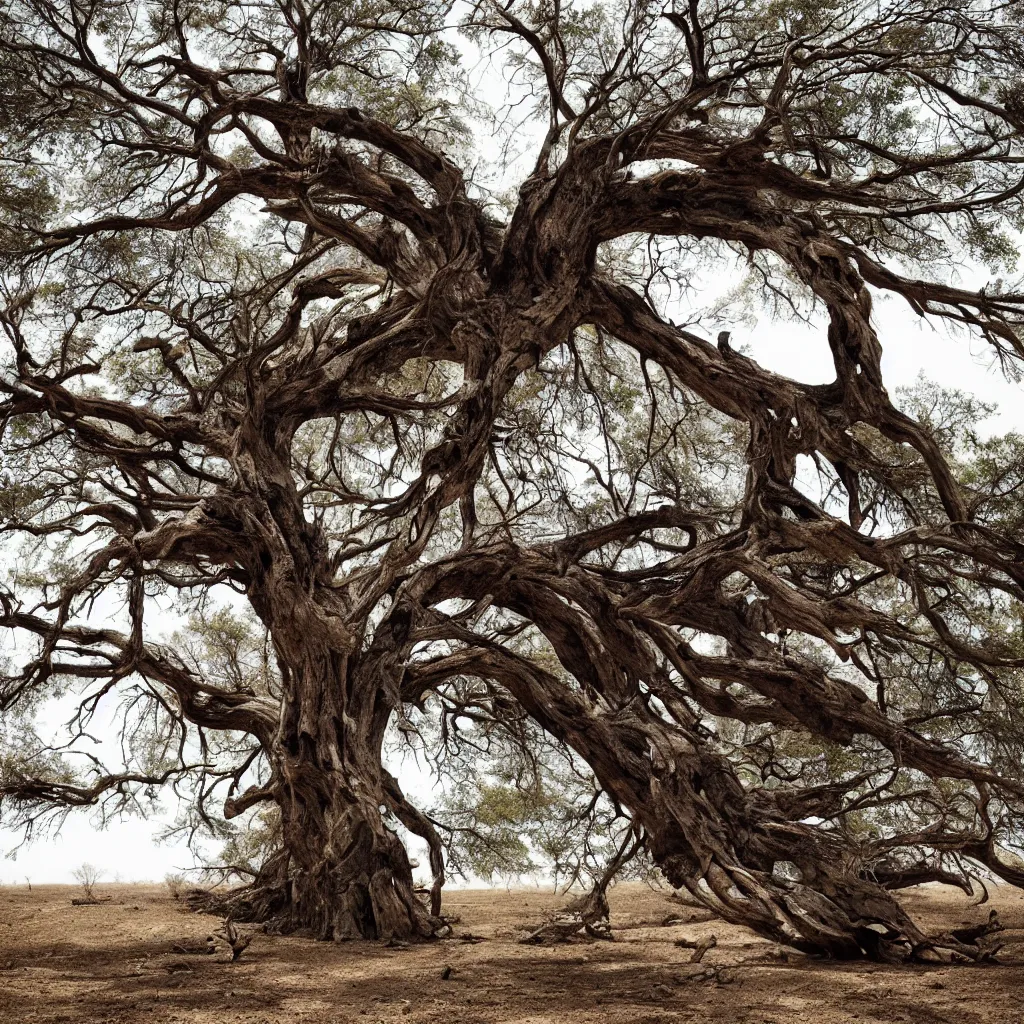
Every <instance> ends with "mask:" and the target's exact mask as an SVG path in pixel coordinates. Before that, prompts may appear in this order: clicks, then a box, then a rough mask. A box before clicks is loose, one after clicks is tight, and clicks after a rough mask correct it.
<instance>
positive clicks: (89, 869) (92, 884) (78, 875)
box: [71, 864, 104, 900]
mask: <svg viewBox="0 0 1024 1024" xmlns="http://www.w3.org/2000/svg"><path fill="white" fill-rule="evenodd" d="M71 874H72V875H73V876H74V879H75V881H76V882H78V884H79V885H80V886H81V887H82V892H83V893H84V894H85V898H86V899H87V900H94V899H95V898H96V884H97V883H98V882H99V880H100V879H101V878H102V877H103V874H104V873H103V871H102V870H100V868H98V867H96V866H95V865H93V864H82V865H80V866H79V867H77V868H75V870H74V871H72V872H71Z"/></svg>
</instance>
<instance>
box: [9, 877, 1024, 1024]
mask: <svg viewBox="0 0 1024 1024" xmlns="http://www.w3.org/2000/svg"><path fill="white" fill-rule="evenodd" d="M99 890H100V891H101V893H102V895H104V896H109V897H110V901H109V902H108V903H105V904H104V905H102V906H92V907H72V906H71V898H72V897H73V896H76V895H78V893H76V891H75V890H74V889H72V888H70V887H64V886H35V887H33V890H32V891H31V892H29V891H28V890H27V889H26V888H24V887H10V886H8V887H4V888H0V1021H3V1022H4V1024H6V1022H8V1021H11V1022H14V1021H17V1022H22V1021H26V1022H27V1021H36V1022H40V1024H42V1022H46V1024H57V1022H61V1024H107V1022H109V1024H115V1022H117V1024H127V1022H134V1021H140V1022H143V1021H144V1022H146V1024H170V1022H177V1024H213V1022H216V1024H279V1022H289V1024H291V1022H300V1021H304V1022H309V1024H378V1022H406V1021H407V1022H409V1024H462V1022H466V1024H499V1022H500V1024H548V1022H555V1021H557V1022H563V1021H564V1022H567V1024H599V1022H600V1024H653V1022H668V1021H678V1022H684V1021H693V1022H698V1021H699V1022H701V1024H704V1022H709V1024H725V1022H728V1024H792V1022H796V1021H805V1022H808V1024H839V1022H843V1024H846V1022H848V1021H857V1022H862V1024H867V1022H890V1021H910V1022H920V1024H940V1022H949V1024H982V1022H985V1024H987V1022H999V1024H1003V1022H1005V1024H1011V1022H1012V1024H1018V1022H1020V1021H1024V990H1022V988H1021V985H1020V982H1021V980H1022V979H1024V966H1014V964H1018V963H1019V964H1022V965H1024V894H1022V893H1019V892H1017V891H1011V890H1009V889H1003V890H997V891H996V893H995V894H994V897H993V904H994V905H995V906H997V907H998V908H999V910H1000V912H1001V914H1002V917H1003V920H1004V923H1005V924H1006V926H1007V929H1008V930H1007V932H1006V935H1005V937H1006V939H1007V946H1006V948H1005V950H1004V951H1003V954H1002V957H1003V959H1004V960H1005V961H1006V962H1007V963H1006V965H1004V966H988V967H975V966H970V967H949V966H936V967H930V966H929V967H922V966H912V967H882V966H875V965H868V964H835V963H828V962H822V961H811V960H808V959H806V958H804V957H801V956H799V955H798V954H793V955H791V956H790V957H789V959H788V960H787V959H783V958H782V957H781V956H780V955H779V950H778V948H777V947H775V946H772V945H771V944H769V943H766V942H762V941H760V940H758V939H756V938H754V937H753V936H751V935H750V934H749V933H747V932H745V931H743V930H742V929H739V928H732V927H730V926H727V925H723V924H721V923H720V922H714V921H706V920H703V918H704V916H705V915H703V914H702V913H701V912H699V911H694V910H685V909H683V910H682V916H683V917H684V918H685V921H684V923H682V924H675V925H669V926H665V925H663V924H662V922H663V921H664V920H665V918H666V917H667V916H669V915H671V914H677V913H679V912H680V908H679V907H678V906H677V905H675V904H672V903H671V902H669V900H668V899H667V898H666V895H665V894H664V893H659V892H654V891H651V890H649V889H647V888H645V887H642V886H637V885H625V886H620V887H619V888H618V889H616V890H615V891H614V893H613V898H612V924H613V927H614V928H615V933H616V937H617V939H618V941H617V942H614V943H607V942H602V943H590V944H580V945H568V946H558V947H534V946H523V945H519V944H518V943H517V941H516V939H517V938H518V937H519V936H520V935H522V934H523V929H525V928H526V927H528V926H530V925H533V924H536V923H537V922H538V921H540V920H542V919H543V916H544V915H545V913H546V912H548V911H550V910H551V909H553V908H555V907H557V906H559V905H561V903H562V902H564V901H563V900H561V899H559V898H557V897H553V896H552V895H551V894H549V893H545V892H537V891H535V890H513V891H511V892H506V891H504V890H499V891H494V890H486V891H483V890H478V891H463V892H451V893H449V894H448V896H447V898H446V903H445V912H446V913H449V914H459V915H460V916H461V923H460V924H458V925H457V926H456V929H455V934H456V936H457V937H456V938H455V939H452V940H446V941H442V942H437V943H434V944H432V945H427V946H418V947H413V948H409V949H388V948H384V947H382V946H381V945H380V944H377V943H371V942H363V943H349V944H347V945H341V946H336V945H331V944H328V943H316V942H312V941H310V940H308V939H303V938H296V937H290V938H283V937H279V936H268V935H264V934H256V935H255V936H254V938H253V942H252V945H251V946H250V947H249V949H248V950H247V951H246V953H245V955H244V956H243V957H242V959H241V960H240V961H239V962H238V963H234V964H232V963H227V962H225V961H226V960H227V957H226V956H225V955H224V954H222V953H218V954H215V955H213V956H202V955H183V954H181V953H176V952H174V950H173V948H172V947H173V946H174V945H175V944H176V943H180V942H182V941H185V940H193V941H195V940H202V939H204V938H205V936H206V935H207V934H209V933H210V931H211V930H212V929H213V928H214V927H215V926H216V924H217V922H216V920H215V919H214V918H210V917H207V916H205V915H197V914H190V913H188V912H186V911H184V910H182V908H181V905H180V904H178V903H175V902H174V901H173V900H172V899H171V898H170V896H169V895H168V894H167V892H166V890H164V889H163V887H158V886H113V885H110V886H100V887H99ZM906 900H907V903H908V905H909V906H910V907H911V909H912V911H913V912H914V913H915V914H916V915H917V916H918V918H919V919H920V920H921V921H922V922H923V923H924V924H925V926H926V927H928V928H933V929H936V930H937V929H938V928H940V927H949V926H950V924H951V923H959V922H961V921H966V920H970V921H971V922H972V923H973V922H975V921H980V920H983V919H984V917H985V916H986V915H987V911H988V907H970V906H969V905H968V902H967V900H966V898H965V897H964V896H963V895H962V894H960V893H958V892H956V891H952V894H951V891H950V890H945V889H937V888H928V889H922V890H918V891H917V892H912V893H911V894H909V895H908V896H907V897H906ZM710 932H714V933H715V934H717V936H718V946H717V947H716V948H715V949H713V950H711V952H710V953H708V955H707V956H706V958H705V961H704V962H705V963H706V964H708V965H710V966H711V967H723V966H724V967H725V968H726V969H725V970H724V971H720V972H718V975H717V977H716V978H711V979H704V978H701V977H699V976H698V977H696V978H695V977H693V976H692V972H693V969H692V968H690V967H689V965H688V963H687V961H688V958H689V952H688V951H687V950H684V949H680V948H678V947H677V946H676V945H675V940H676V939H679V938H687V939H698V938H700V937H702V936H703V935H706V934H708V933H710ZM467 934H470V935H472V936H476V937H478V938H482V939H483V940H484V941H480V942H470V941H466V939H465V936H467ZM458 936H462V937H463V938H461V939H460V938H458ZM446 967H450V968H451V971H450V972H449V976H448V977H447V978H443V977H442V975H443V974H444V973H446V972H445V968H446Z"/></svg>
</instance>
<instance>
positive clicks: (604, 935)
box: [519, 889, 612, 945]
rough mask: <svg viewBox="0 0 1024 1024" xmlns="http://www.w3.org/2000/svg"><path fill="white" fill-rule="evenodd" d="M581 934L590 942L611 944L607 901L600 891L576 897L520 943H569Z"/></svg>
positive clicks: (580, 936) (595, 890) (592, 891)
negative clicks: (607, 942)
mask: <svg viewBox="0 0 1024 1024" xmlns="http://www.w3.org/2000/svg"><path fill="white" fill-rule="evenodd" d="M584 935H586V936H589V937H590V938H591V939H604V940H607V941H612V931H611V925H610V924H609V923H608V899H607V897H606V896H605V894H604V892H603V891H599V890H597V889H593V890H591V891H590V892H588V893H586V894H585V895H583V896H578V897H577V898H576V899H574V900H573V901H572V902H571V903H569V904H568V906H566V907H565V908H564V909H563V910H560V911H558V912H557V913H556V914H554V915H553V916H552V917H551V918H549V919H548V920H547V921H545V922H544V924H542V925H541V926H540V927H539V928H537V929H536V930H535V931H532V932H530V934H529V935H527V936H526V937H525V938H523V939H520V940H519V941H520V942H521V943H523V944H534V945H540V944H542V943H545V942H572V941H573V940H574V939H579V938H582V937H583V936H584Z"/></svg>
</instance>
